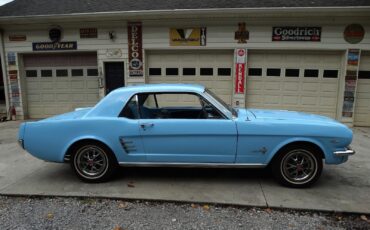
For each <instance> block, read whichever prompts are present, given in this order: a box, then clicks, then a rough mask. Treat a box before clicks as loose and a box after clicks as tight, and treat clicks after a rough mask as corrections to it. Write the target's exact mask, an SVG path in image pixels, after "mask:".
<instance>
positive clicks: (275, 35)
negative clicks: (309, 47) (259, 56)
mask: <svg viewBox="0 0 370 230" xmlns="http://www.w3.org/2000/svg"><path fill="white" fill-rule="evenodd" d="M272 41H301V42H319V41H321V27H298V26H284V27H282V26H279V27H272Z"/></svg>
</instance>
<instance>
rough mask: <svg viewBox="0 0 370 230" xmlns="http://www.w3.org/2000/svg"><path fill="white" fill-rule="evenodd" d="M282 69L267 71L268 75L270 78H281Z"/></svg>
mask: <svg viewBox="0 0 370 230" xmlns="http://www.w3.org/2000/svg"><path fill="white" fill-rule="evenodd" d="M280 73H281V69H276V68H269V69H267V72H266V75H267V76H269V77H280Z"/></svg>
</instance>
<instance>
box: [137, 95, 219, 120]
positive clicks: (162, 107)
mask: <svg viewBox="0 0 370 230" xmlns="http://www.w3.org/2000/svg"><path fill="white" fill-rule="evenodd" d="M138 102H139V114H140V118H141V119H223V118H224V117H223V116H222V115H221V113H220V112H219V111H218V110H217V109H215V108H214V106H213V105H212V104H210V103H209V102H207V101H206V100H205V99H203V98H202V97H200V96H199V95H197V94H193V93H149V94H148V93H146V94H139V95H138Z"/></svg>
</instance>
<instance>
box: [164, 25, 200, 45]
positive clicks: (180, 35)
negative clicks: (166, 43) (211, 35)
mask: <svg viewBox="0 0 370 230" xmlns="http://www.w3.org/2000/svg"><path fill="white" fill-rule="evenodd" d="M206 44H207V28H206V27H197V28H181V29H179V28H171V29H170V45H171V46H206Z"/></svg>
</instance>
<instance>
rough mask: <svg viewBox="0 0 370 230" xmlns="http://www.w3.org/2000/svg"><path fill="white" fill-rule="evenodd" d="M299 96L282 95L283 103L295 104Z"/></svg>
mask: <svg viewBox="0 0 370 230" xmlns="http://www.w3.org/2000/svg"><path fill="white" fill-rule="evenodd" d="M298 101H299V98H298V97H296V96H295V95H294V96H283V104H284V105H297V104H298Z"/></svg>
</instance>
